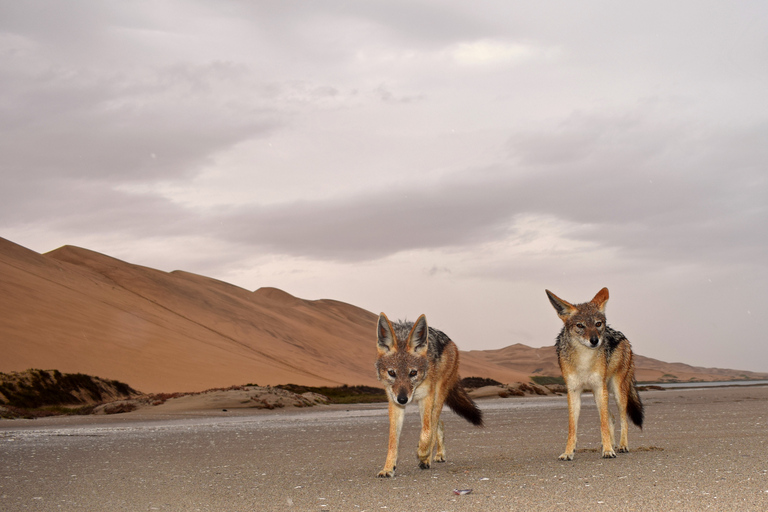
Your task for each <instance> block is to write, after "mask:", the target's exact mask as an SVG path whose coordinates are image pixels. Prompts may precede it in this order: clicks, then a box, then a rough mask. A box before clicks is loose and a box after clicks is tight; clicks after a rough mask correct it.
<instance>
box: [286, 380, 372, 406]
mask: <svg viewBox="0 0 768 512" xmlns="http://www.w3.org/2000/svg"><path fill="white" fill-rule="evenodd" d="M275 387H276V388H280V389H285V390H287V391H290V392H292V393H296V394H299V395H300V394H302V393H308V392H311V393H318V394H320V395H324V396H326V397H328V400H330V402H331V403H333V404H367V403H374V402H386V401H387V393H386V392H385V391H384V390H383V389H381V388H375V387H372V386H347V385H346V384H345V385H343V386H337V387H328V386H321V387H312V386H298V385H296V384H284V385H280V386H275Z"/></svg>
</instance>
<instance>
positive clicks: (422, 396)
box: [376, 313, 482, 477]
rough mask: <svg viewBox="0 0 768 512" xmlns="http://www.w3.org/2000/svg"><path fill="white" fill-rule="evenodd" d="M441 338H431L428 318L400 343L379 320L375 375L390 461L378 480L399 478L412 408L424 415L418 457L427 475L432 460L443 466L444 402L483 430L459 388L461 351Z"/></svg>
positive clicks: (388, 324) (392, 330)
mask: <svg viewBox="0 0 768 512" xmlns="http://www.w3.org/2000/svg"><path fill="white" fill-rule="evenodd" d="M437 333H439V335H440V338H439V341H438V340H436V339H435V336H434V335H435V333H434V332H432V333H430V330H429V327H428V326H427V320H426V317H425V316H424V315H421V316H420V317H419V319H418V320H417V321H416V322H415V323H414V324H413V327H412V328H411V330H410V333H409V334H408V335H407V338H405V339H399V338H398V336H397V331H396V329H395V328H393V326H392V323H391V322H390V321H389V319H388V318H387V316H386V315H385V314H384V313H382V314H381V315H380V316H379V322H378V325H377V334H378V345H377V347H378V356H377V359H376V369H377V374H378V378H379V380H380V381H381V382H383V383H384V384H385V386H386V391H387V397H388V398H389V443H388V449H387V459H386V461H385V463H384V468H383V469H382V470H381V471H380V472H379V474H378V476H379V477H391V476H394V474H395V466H396V464H397V453H398V445H399V441H400V432H401V430H402V427H403V418H404V415H405V406H406V405H407V404H408V403H411V402H412V401H416V402H418V404H419V412H420V413H421V435H420V436H419V446H418V450H417V453H416V454H417V457H418V459H419V467H420V468H422V469H428V468H429V467H430V465H431V462H432V460H434V461H435V462H444V461H445V428H444V425H443V422H442V421H441V420H440V413H441V411H442V409H443V404H445V403H446V400H449V402H448V405H450V406H451V408H453V409H454V410H455V411H456V412H457V413H458V414H460V415H462V416H464V417H465V418H467V419H468V420H469V421H472V422H473V423H475V424H482V417H481V414H480V412H479V410H477V409H476V407H475V404H474V402H472V400H471V399H469V397H468V396H466V393H465V392H464V390H463V388H461V384H460V379H459V351H458V348H457V347H456V345H455V344H454V343H453V342H452V341H451V340H450V339H448V338H447V336H445V335H444V334H443V333H440V332H439V331H437ZM438 346H439V348H438ZM451 397H453V398H454V400H453V401H451V400H450V398H451ZM457 397H458V398H461V399H458V398H457ZM462 399H463V400H466V402H462ZM457 404H458V405H457ZM473 408H474V409H473ZM467 415H469V416H467ZM473 415H475V416H473Z"/></svg>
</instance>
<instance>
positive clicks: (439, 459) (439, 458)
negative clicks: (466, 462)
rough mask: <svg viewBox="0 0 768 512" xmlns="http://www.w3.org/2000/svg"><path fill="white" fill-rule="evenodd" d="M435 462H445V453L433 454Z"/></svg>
mask: <svg viewBox="0 0 768 512" xmlns="http://www.w3.org/2000/svg"><path fill="white" fill-rule="evenodd" d="M435 462H445V455H441V454H437V455H435Z"/></svg>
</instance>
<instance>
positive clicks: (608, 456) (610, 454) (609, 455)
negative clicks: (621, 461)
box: [603, 448, 616, 459]
mask: <svg viewBox="0 0 768 512" xmlns="http://www.w3.org/2000/svg"><path fill="white" fill-rule="evenodd" d="M603 458H604V459H615V458H616V452H615V451H613V448H611V449H610V450H606V449H603Z"/></svg>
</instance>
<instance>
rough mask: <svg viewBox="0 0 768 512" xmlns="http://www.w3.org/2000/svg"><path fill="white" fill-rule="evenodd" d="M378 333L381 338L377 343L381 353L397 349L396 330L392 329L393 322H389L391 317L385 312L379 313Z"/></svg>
mask: <svg viewBox="0 0 768 512" xmlns="http://www.w3.org/2000/svg"><path fill="white" fill-rule="evenodd" d="M376 334H377V336H378V340H379V341H378V343H377V345H376V347H377V348H378V349H379V354H386V353H387V352H391V351H393V350H395V331H394V330H393V329H392V324H391V323H389V318H387V315H385V314H384V313H381V314H380V315H379V323H378V324H377V325H376Z"/></svg>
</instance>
